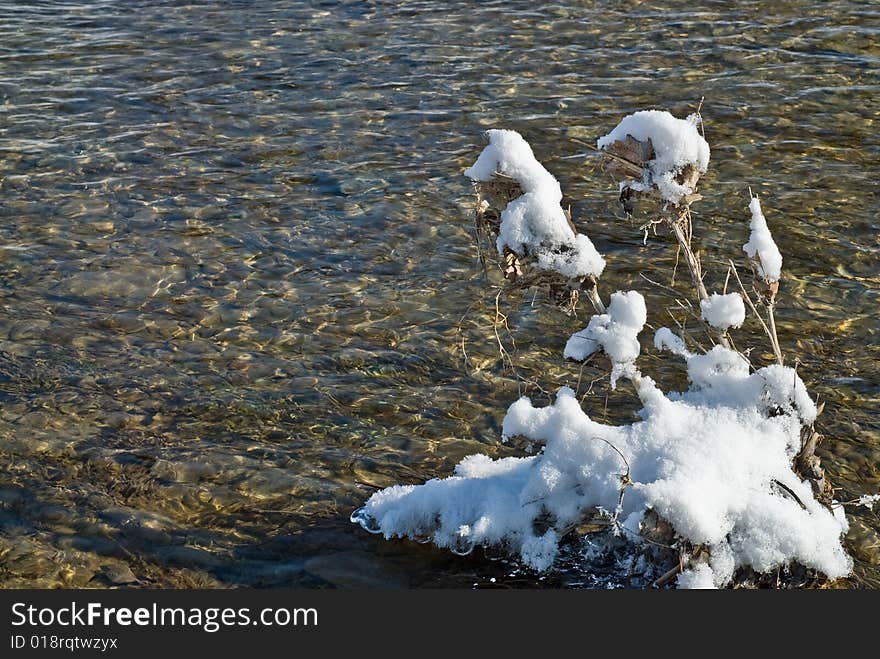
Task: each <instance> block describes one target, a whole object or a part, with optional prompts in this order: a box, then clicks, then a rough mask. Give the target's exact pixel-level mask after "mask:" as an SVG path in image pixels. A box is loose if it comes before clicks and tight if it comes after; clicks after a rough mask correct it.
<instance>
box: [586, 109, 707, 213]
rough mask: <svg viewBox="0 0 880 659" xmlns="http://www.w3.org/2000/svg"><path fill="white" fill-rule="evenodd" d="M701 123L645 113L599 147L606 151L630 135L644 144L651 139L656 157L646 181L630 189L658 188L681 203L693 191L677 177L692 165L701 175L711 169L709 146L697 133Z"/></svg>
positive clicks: (630, 119) (658, 112)
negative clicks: (677, 180) (606, 148)
mask: <svg viewBox="0 0 880 659" xmlns="http://www.w3.org/2000/svg"><path fill="white" fill-rule="evenodd" d="M699 122H700V117H699V115H696V114H692V115H690V116H689V117H687V119H677V118H676V117H674V116H672V115H671V114H670V113H669V112H665V111H663V110H642V111H640V112H636V113H635V114H631V115H629V116H627V117H624V118H623V120H622V121H621V122H620V123H619V124H617V126H616V127H615V128H614V130H612V131H611V132H610V133H608V135H606V136H605V137H602V138H600V139H599V141H598V142H597V147H598V148H599V149H603V148H605V147H607V146H610V145H611V144H613V143H614V142H617V141H623V140H626V137H627V135H630V136H632V137H633V138H634V139H636V140H638V141H640V142H646V141H647V140H649V139H650V140H651V144H652V145H653V146H654V156H655V157H654V159H653V160H651V161H649V162H648V166H647V169H646V171H645V177H644V178H643V179H642V181H636V182H634V183H632V184H629V185H628V187H632V188H633V189H635V190H639V191H644V190H647V189H650V188H651V186H652V185H656V186H657V189H658V190H659V191H660V194H661V196H662V197H663V198H664V199H666V200H667V201H670V202H672V203H674V204H677V203H678V202H679V201H680V200H681V198H682V197H683V196H685V195H688V194H691V193H693V189H691V188H690V187H688V186H686V185H681V184H679V183H677V182H676V181H675V177H676V176H677V175H678V174H680V173H681V172H682V170H683V169H684V168H685V167H687V166H688V165H693V166H694V167H695V168H696V169H697V171H699V172H700V173H701V174H702V173H705V172H706V170H707V169H708V168H709V144H708V142H706V140H705V139H703V136H702V135H700V132H699V130H697V126H698V125H699Z"/></svg>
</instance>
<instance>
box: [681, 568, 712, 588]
mask: <svg viewBox="0 0 880 659" xmlns="http://www.w3.org/2000/svg"><path fill="white" fill-rule="evenodd" d="M676 584H677V585H678V587H679V588H683V589H687V590H697V589H702V590H709V589H714V588H715V572H714V571H713V570H712V568H711V567H709V566H708V565H707V564H706V563H700V564H699V565H697V566H695V567H693V568H691V569H689V570H685V571H684V572H682V573H681V574H679V575H678V578H677V579H676Z"/></svg>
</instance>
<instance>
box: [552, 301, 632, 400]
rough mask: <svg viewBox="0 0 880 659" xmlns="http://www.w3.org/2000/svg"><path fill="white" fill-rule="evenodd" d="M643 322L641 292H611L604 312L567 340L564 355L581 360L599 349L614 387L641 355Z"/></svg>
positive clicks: (567, 357)
mask: <svg viewBox="0 0 880 659" xmlns="http://www.w3.org/2000/svg"><path fill="white" fill-rule="evenodd" d="M647 319H648V310H647V308H646V307H645V298H643V297H642V295H641V293H639V292H638V291H628V292H626V293H620V292H618V293H614V294H612V296H611V304H609V305H608V310H607V311H606V313H604V314H599V315H595V316H593V317H592V318H591V319H590V323H589V324H588V325H587V326H586V327H585V328H584V329H583V330H581V331H580V332H577V333H575V334H573V335H572V336H571V338H569V339H568V342H567V343H566V344H565V352H564V356H565V358H566V359H574V360H576V361H583V360H584V359H586V358H587V357H589V356H590V355H592V354H593V353H594V352H596V351H597V350H599V349H600V348H601V349H602V351H603V352H604V353H605V354H606V355H608V358H609V359H610V360H611V366H612V370H611V386H612V388H614V387H615V386H616V384H617V380H618V379H619V377H620V376H621V375H623V374H624V373H625V372H626V371H627V370H628V368H629V367H630V366H632V365H633V364H634V362H635V360H636V358H637V357H638V356H639V353H640V352H641V347H640V346H639V339H638V335H639V332H641V331H642V327H644V325H645V322H646V321H647Z"/></svg>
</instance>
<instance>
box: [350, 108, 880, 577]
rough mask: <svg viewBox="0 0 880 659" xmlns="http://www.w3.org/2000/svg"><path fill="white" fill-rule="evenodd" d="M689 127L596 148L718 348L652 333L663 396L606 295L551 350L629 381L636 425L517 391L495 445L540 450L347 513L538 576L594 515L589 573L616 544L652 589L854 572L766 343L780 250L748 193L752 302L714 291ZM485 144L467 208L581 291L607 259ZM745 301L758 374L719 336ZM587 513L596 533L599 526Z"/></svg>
mask: <svg viewBox="0 0 880 659" xmlns="http://www.w3.org/2000/svg"><path fill="white" fill-rule="evenodd" d="M700 122H701V119H700V117H699V115H692V116H691V117H688V118H687V119H685V120H680V119H676V118H675V117H673V116H672V115H670V114H669V113H666V112H658V111H648V112H637V113H635V114H634V115H630V116H629V117H626V118H625V119H624V120H623V121H621V122H620V124H619V125H618V126H617V127H616V128H615V129H614V130H613V131H612V132H611V133H609V134H608V135H606V136H605V137H603V138H601V139H600V140H599V141H598V144H597V149H598V150H599V151H600V152H601V153H602V154H603V155H604V157H605V158H606V164H607V165H608V168H609V171H612V173H615V174H617V175H620V176H622V177H623V180H622V181H621V183H620V189H621V193H622V194H621V200H622V201H623V202H624V206H625V208H627V209H628V210H629V209H631V208H632V204H633V203H634V202H635V201H636V200H638V199H639V198H650V199H651V200H653V202H654V203H658V204H659V211H658V213H657V214H656V216H655V217H654V218H653V219H652V220H650V221H649V223H648V224H647V225H646V227H647V228H653V229H654V230H656V229H657V228H659V227H666V228H667V229H669V230H670V231H671V233H672V234H673V236H674V237H675V239H676V242H677V243H678V247H679V249H680V250H681V252H682V254H683V255H684V258H685V261H686V263H687V265H688V268H689V270H690V274H691V278H692V282H693V284H694V289H695V293H696V298H697V300H696V301H697V302H698V303H699V315H696V314H694V316H695V317H696V318H697V319H698V320H700V321H701V322H704V323H705V325H704V327H705V329H706V331H707V332H709V334H710V336H712V338H713V340H714V345H713V346H711V347H710V348H708V349H701V348H700V346H699V344H697V343H696V342H695V341H694V340H693V339H692V338H691V337H690V336H689V335H688V333H687V332H686V331H685V328H684V327H683V326H682V327H680V328H679V332H678V333H677V332H675V331H673V330H672V329H670V328H667V327H661V328H659V329H658V330H656V331H655V333H654V337H653V345H654V348H655V349H656V350H658V351H660V352H666V353H670V354H672V355H673V356H674V357H677V358H678V359H680V360H682V362H683V365H684V367H685V368H686V371H687V377H688V380H689V383H690V384H689V386H688V388H687V390H685V391H681V392H664V391H662V390H661V389H660V388H659V387H658V385H657V384H656V382H655V381H654V380H653V379H652V378H651V377H650V376H649V375H646V374H643V373H642V372H641V371H640V369H639V367H638V364H637V362H638V358H639V355H640V353H641V349H642V348H641V343H640V341H639V334H640V333H641V332H642V331H643V328H644V326H645V324H646V320H647V308H646V304H645V300H644V297H643V296H642V295H641V294H640V293H639V292H637V291H625V292H616V293H614V294H612V295H611V297H610V304H609V305H608V306H607V308H606V307H605V305H604V303H603V302H602V301H601V298H599V296H598V293H595V297H596V298H597V302H594V306H595V307H596V311H597V313H596V314H595V315H594V316H593V317H592V318H591V319H590V321H589V323H588V324H587V326H586V327H585V328H584V329H583V330H582V331H580V332H577V333H575V334H574V335H573V336H572V337H571V338H570V339H569V340H568V342H567V344H566V345H565V348H564V356H565V357H566V358H569V359H573V360H578V361H580V360H584V359H586V358H589V357H591V356H593V355H596V354H600V353H601V354H604V355H605V356H607V357H608V359H609V361H610V362H611V384H612V386H614V385H615V384H616V383H617V381H618V380H620V379H625V380H627V381H629V382H630V383H631V384H632V387H633V390H634V391H635V393H636V395H637V397H638V400H639V404H640V406H641V408H640V410H639V412H638V416H639V420H638V421H635V422H634V423H630V424H627V425H609V424H606V423H600V422H598V421H597V420H596V419H595V418H592V417H591V416H590V414H589V413H588V412H587V411H585V410H584V409H582V407H581V404H580V402H579V401H578V399H577V397H576V394H575V392H574V391H573V390H572V389H570V388H568V387H563V388H561V389H560V390H559V391H558V392H557V395H556V399H555V402H553V404H551V405H548V406H545V407H540V406H535V405H534V404H533V403H532V401H531V400H530V399H529V398H526V397H522V398H520V399H519V400H517V401H516V402H514V403H513V404H512V405H511V406H510V408H509V409H508V411H507V414H506V416H505V418H504V422H503V429H502V433H503V438H504V439H509V438H512V437H514V436H518V437H525V438H527V439H528V440H530V441H531V442H532V443H533V444H534V445H537V446H540V447H541V449H540V451H539V452H538V453H537V454H536V455H531V456H525V457H509V458H503V459H498V460H493V459H491V458H489V457H488V456H485V455H472V456H470V457H467V458H465V459H464V460H463V461H462V462H461V463H460V464H459V465H458V466H457V467H456V468H455V471H454V473H453V475H451V476H449V477H446V478H441V479H434V480H430V481H428V482H426V483H424V484H422V485H396V486H393V487H389V488H386V489H383V490H380V491H378V492H376V493H375V494H373V496H371V497H370V498H369V500H368V501H367V502H366V503H365V505H364V506H363V507H362V508H360V509H358V510H357V511H356V512H355V513H354V514H353V515H352V521H354V522H357V523H359V524H360V525H361V526H362V527H363V528H365V529H367V530H368V531H371V532H373V533H381V534H383V535H384V536H385V537H386V538H391V537H409V538H414V539H420V540H430V541H433V542H434V543H435V544H437V545H438V546H440V547H446V548H449V549H451V550H452V551H454V552H456V553H467V552H469V551H470V550H472V549H473V548H474V547H476V546H487V545H500V546H503V547H505V548H506V549H507V550H508V551H510V552H511V553H513V554H515V555H518V556H519V558H520V559H521V560H522V561H523V562H524V563H525V564H526V565H528V566H531V567H532V568H534V569H536V570H545V569H547V568H549V567H550V566H551V565H552V564H553V562H554V560H555V559H556V557H557V555H558V552H559V546H560V541H561V540H562V539H563V538H565V537H566V536H568V535H569V534H571V533H573V532H575V529H577V528H578V527H579V525H582V524H583V523H584V522H585V521H591V527H590V528H591V529H592V531H593V532H592V533H590V535H589V538H588V543H589V547H590V550H589V551H585V552H584V554H583V561H584V563H585V565H586V567H587V568H588V567H589V561H590V560H596V559H597V557H599V556H601V555H603V554H608V553H609V552H619V551H621V547H623V548H624V551H625V552H628V554H629V556H631V557H633V560H632V561H631V562H630V563H629V566H630V569H632V567H633V566H639V569H640V570H641V572H642V577H643V580H642V582H643V583H648V584H650V583H654V584H655V585H658V586H659V585H665V584H667V583H672V582H673V580H674V581H675V583H676V584H677V585H678V586H679V587H683V588H705V587H716V588H717V587H725V586H730V585H739V584H741V583H742V580H743V578H742V576H741V575H743V574H746V573H750V574H755V575H758V576H757V577H756V578H760V575H761V574H767V573H771V572H775V571H777V570H779V569H781V568H791V567H793V566H800V567H801V568H806V569H809V570H812V571H814V573H815V574H817V575H823V576H824V577H826V578H829V579H835V578H840V577H844V576H846V575H848V574H849V573H850V571H851V569H852V560H851V559H850V557H849V556H848V555H847V553H846V551H845V550H844V548H843V546H842V544H841V540H842V536H843V534H844V533H845V532H846V530H847V521H846V518H845V516H844V514H843V510H842V508H841V507H840V506H834V505H832V504H833V502H832V500H831V499H830V488H829V487H828V485H827V483H826V482H825V481H824V474H823V473H822V471H821V467H820V466H819V464H818V458H816V456H815V455H814V450H815V446H816V443H817V442H818V439H819V438H818V435H817V434H816V433H815V431H814V430H813V424H814V422H815V420H816V417H817V415H818V413H819V411H820V410H819V409H818V408H817V406H816V404H815V402H814V401H813V399H812V398H811V397H810V395H809V393H808V391H807V389H806V386H805V385H804V383H803V381H802V380H801V377H800V375H799V374H798V373H797V371H796V370H795V369H793V368H790V367H787V366H785V365H784V363H783V359H782V354H781V350H780V348H779V343H778V339H777V338H776V329H775V321H774V319H773V310H774V304H775V301H776V295H777V293H778V286H779V281H780V278H781V264H782V257H781V255H780V253H779V250H778V249H777V248H776V245H775V243H774V242H773V239H772V235H771V234H770V230H769V228H768V225H767V221H766V219H765V218H764V216H763V213H762V211H761V207H760V203H759V202H758V200H757V199H756V198H753V199H752V200H751V203H750V206H749V208H750V210H751V214H752V220H751V236H750V239H749V241H748V243H746V245H745V246H744V248H743V249H744V250H745V252H746V255H747V256H748V257H749V258H750V259H751V263H752V264H753V270H754V273H755V282H754V283H753V289H752V293H749V291H748V290H747V289H746V288H745V286H744V285H743V284H742V281H741V280H740V277H739V274H738V272H737V271H736V268H735V266H733V264H732V262H731V270H730V274H732V275H733V276H734V277H735V279H736V281H737V282H738V283H739V287H740V290H739V291H736V292H727V291H726V288H727V282H725V285H724V289H725V290H724V291H723V292H722V293H712V294H711V295H710V294H709V292H708V290H707V288H706V286H705V284H704V273H703V270H702V267H701V263H700V260H699V257H698V256H697V254H695V253H694V251H693V250H692V249H691V247H690V238H691V223H690V210H689V206H690V203H692V202H693V201H695V200H697V199H699V195H698V194H697V192H696V186H697V182H698V179H699V177H700V174H702V173H704V172H705V171H706V169H707V167H708V164H709V146H708V144H707V143H706V141H705V139H703V137H702V136H701V135H700V133H699V132H698V126H699V125H700ZM488 137H489V145H488V146H487V147H486V148H485V149H484V150H483V152H482V153H481V154H480V156H479V158H478V159H477V162H476V163H475V164H474V165H473V166H472V167H471V168H469V169H468V170H466V172H465V174H466V175H467V176H469V177H470V178H471V179H472V180H475V181H478V182H483V183H486V184H490V185H489V186H488V187H486V188H484V189H483V190H481V192H483V193H484V195H483V197H486V198H491V200H492V201H487V199H486V198H483V197H481V198H480V202H479V209H480V210H481V211H483V212H485V211H487V210H488V208H490V207H491V206H492V204H493V203H494V204H499V203H503V205H504V207H503V208H501V209H499V211H500V212H499V226H498V238H497V247H498V250H499V253H500V254H502V255H503V254H504V253H505V251H507V253H512V254H514V255H515V257H517V258H522V259H529V260H530V263H531V264H532V265H533V266H534V267H537V268H539V269H546V270H551V271H554V272H556V273H557V274H559V275H561V276H563V277H566V278H574V279H578V278H583V279H582V280H583V281H587V279H586V278H588V277H589V278H592V279H591V280H590V281H591V283H592V284H595V278H597V277H598V276H599V275H600V274H601V272H602V269H603V268H604V265H605V263H604V260H603V259H602V257H601V256H600V255H599V254H598V253H596V252H595V248H594V247H593V244H592V242H590V240H589V239H588V238H587V237H586V236H583V235H582V234H578V233H577V232H576V231H575V230H574V228H573V227H572V226H571V225H570V219H569V218H568V217H567V215H566V214H565V212H564V211H563V210H562V208H561V206H560V201H561V190H560V186H559V183H558V181H557V180H556V179H555V178H554V177H553V176H552V175H551V174H549V172H547V170H546V169H544V167H543V166H541V165H540V163H538V162H537V160H535V158H534V154H533V153H532V150H531V148H530V147H529V146H528V144H527V143H526V142H525V141H524V140H523V139H522V137H521V136H520V135H519V134H517V133H515V132H513V131H489V134H488ZM501 177H503V178H501ZM499 181H501V183H500V187H496V188H492V185H494V184H498V182H499ZM505 181H507V183H505ZM510 181H512V182H513V183H509V182H510ZM499 190H500V192H499ZM502 193H503V194H502ZM499 199H500V200H501V202H499ZM730 274H728V279H729V278H730ZM752 295H755V296H756V300H754V301H753V300H752ZM746 305H748V307H749V308H750V309H751V310H752V311H753V313H754V314H755V315H756V316H757V318H758V320H759V321H760V323H761V326H762V327H763V328H764V330H765V332H766V333H767V335H768V337H769V338H770V341H771V344H773V349H774V354H775V355H776V357H777V358H776V363H773V364H769V365H765V366H757V365H755V364H752V363H750V361H749V360H748V359H747V358H746V356H744V355H743V354H742V353H740V352H738V351H737V350H736V349H735V347H734V344H733V341H732V339H731V337H730V334H729V331H730V330H731V329H736V328H738V327H740V326H741V325H742V324H743V323H744V321H745V319H746ZM759 306H761V307H763V309H764V314H763V315H762V314H761V313H760V310H759V308H758V307H759ZM874 501H875V499H874V498H872V497H869V498H867V499H865V500H864V501H863V502H862V501H860V502H861V503H862V504H863V505H871V504H873V503H874ZM597 520H600V521H601V522H602V523H601V524H600V525H599V526H600V528H602V529H604V530H601V531H596V524H595V522H596V521H597ZM636 558H637V560H636ZM738 575H739V576H738Z"/></svg>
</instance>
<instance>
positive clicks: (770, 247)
mask: <svg viewBox="0 0 880 659" xmlns="http://www.w3.org/2000/svg"><path fill="white" fill-rule="evenodd" d="M749 210H750V211H751V212H752V222H751V230H752V232H751V234H750V235H749V242H747V243H746V244H745V245H743V251H744V252H745V253H746V254H747V255H748V257H749V258H750V259H752V262H753V263H754V264H755V268H756V269H757V271H758V274H759V275H760V276H761V277H762V278H763V279H764V280H765V281H766V282H767V283H768V284H772V283H773V282H776V281H779V278H780V277H781V276H782V254H781V253H780V252H779V248H778V247H777V246H776V243H775V242H774V241H773V236H772V235H771V234H770V229H769V227H768V226H767V220H766V219H765V218H764V213H762V212H761V202H760V201H758V198H757V197H753V198H752V201H751V202H750V203H749Z"/></svg>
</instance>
